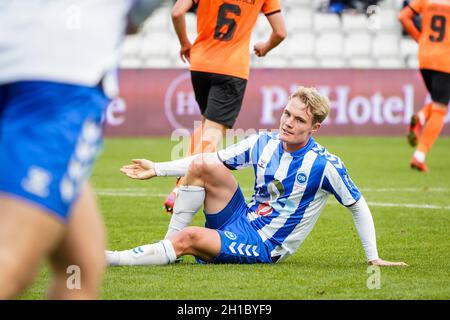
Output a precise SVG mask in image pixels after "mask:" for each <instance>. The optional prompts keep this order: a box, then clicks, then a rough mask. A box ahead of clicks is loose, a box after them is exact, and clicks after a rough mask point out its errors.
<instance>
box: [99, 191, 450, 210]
mask: <svg viewBox="0 0 450 320" xmlns="http://www.w3.org/2000/svg"><path fill="white" fill-rule="evenodd" d="M96 193H97V195H98V196H102V197H157V198H165V197H167V194H166V193H156V192H155V193H153V192H152V190H148V189H132V188H126V189H97V190H96ZM246 200H249V199H246ZM328 203H329V204H333V205H336V204H339V203H338V202H337V201H330V202H328ZM368 204H369V205H370V206H372V207H393V208H412V209H431V210H450V206H439V205H434V204H416V203H391V202H370V201H369V202H368Z"/></svg>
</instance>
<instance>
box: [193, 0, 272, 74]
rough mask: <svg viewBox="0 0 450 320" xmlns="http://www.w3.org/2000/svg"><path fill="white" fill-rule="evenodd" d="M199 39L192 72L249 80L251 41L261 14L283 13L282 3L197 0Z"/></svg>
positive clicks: (246, 0)
mask: <svg viewBox="0 0 450 320" xmlns="http://www.w3.org/2000/svg"><path fill="white" fill-rule="evenodd" d="M194 3H195V4H198V9H197V34H198V35H197V38H196V40H195V42H194V44H193V46H192V48H191V52H190V58H191V70H192V71H203V72H211V73H219V74H225V75H230V76H234V77H238V78H243V79H248V76H249V69H250V48H249V46H250V38H251V35H252V30H253V28H254V26H255V24H256V20H257V18H258V14H259V13H260V12H262V13H264V14H265V15H270V14H273V13H276V12H279V11H280V10H281V6H280V2H279V0H194Z"/></svg>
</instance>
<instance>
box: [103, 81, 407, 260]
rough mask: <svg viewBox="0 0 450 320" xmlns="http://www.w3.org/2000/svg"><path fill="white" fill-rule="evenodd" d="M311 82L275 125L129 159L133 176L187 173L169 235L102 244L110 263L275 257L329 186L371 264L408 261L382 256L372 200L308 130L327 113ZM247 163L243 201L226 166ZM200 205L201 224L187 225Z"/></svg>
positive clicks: (300, 232) (305, 224)
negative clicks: (195, 150) (165, 156)
mask: <svg viewBox="0 0 450 320" xmlns="http://www.w3.org/2000/svg"><path fill="white" fill-rule="evenodd" d="M329 109H330V107H329V101H328V99H327V98H325V97H323V96H321V95H320V94H319V93H318V92H317V90H315V89H313V88H305V87H300V88H299V89H298V90H297V91H296V92H295V93H294V94H292V95H291V97H290V99H289V102H288V104H287V106H286V107H285V109H284V111H283V114H282V116H281V120H280V126H279V133H267V132H263V133H260V134H256V135H253V136H250V137H249V138H247V139H245V140H243V141H241V142H240V143H237V144H235V145H234V146H231V147H229V148H226V149H224V150H221V151H219V152H217V153H204V154H200V155H195V156H192V157H189V158H184V159H181V160H176V161H171V162H163V163H153V162H151V161H149V160H145V159H140V160H134V161H133V164H131V165H127V166H124V167H122V169H121V171H122V172H123V173H125V174H126V175H127V176H129V177H130V178H133V179H150V178H153V177H155V176H180V175H184V176H185V178H186V179H185V185H184V186H182V187H180V190H179V193H178V197H177V201H176V202H175V207H174V213H173V215H172V219H171V221H170V224H169V230H168V232H167V235H166V238H165V239H164V240H162V241H160V242H157V243H154V244H147V245H142V246H139V247H136V248H134V249H132V250H125V251H107V252H106V257H107V261H108V264H109V265H110V266H123V265H163V264H168V263H172V262H174V261H175V260H176V259H177V257H180V256H183V255H193V256H195V257H197V260H198V261H199V262H209V263H275V262H279V261H282V260H284V259H286V258H288V257H289V256H291V255H292V254H294V252H295V251H296V250H297V249H298V247H299V246H300V244H301V243H302V242H303V241H304V240H305V238H306V237H307V236H308V234H309V232H310V231H311V229H312V228H313V226H314V224H315V222H316V221H317V219H318V217H319V215H320V212H321V211H322V209H323V208H324V207H325V204H326V201H327V198H328V196H329V195H330V194H333V195H334V196H335V197H336V199H337V200H338V201H339V202H340V203H341V204H342V205H344V206H346V207H348V208H349V210H350V212H351V213H352V214H353V218H354V222H355V225H356V229H357V230H358V233H359V236H360V238H361V241H362V246H363V248H364V250H365V253H366V257H367V260H368V261H369V263H370V264H372V265H383V266H405V265H406V264H405V263H403V262H389V261H384V260H382V259H380V258H379V256H378V252H377V246H376V238H375V228H374V224H373V220H372V216H371V213H370V210H369V207H368V205H367V203H366V201H365V200H364V198H363V196H362V195H361V193H360V191H359V190H358V188H357V187H356V186H355V185H354V184H353V182H352V180H351V179H350V177H349V176H348V175H347V171H346V169H345V167H344V164H343V163H342V162H341V160H340V159H339V158H338V157H336V156H334V155H331V154H330V153H328V152H327V150H326V149H325V148H324V147H322V146H320V145H319V144H317V143H316V142H315V141H314V139H313V137H312V135H313V133H315V132H317V131H318V130H319V129H320V127H321V123H322V121H323V120H325V118H326V117H327V115H328V113H329ZM245 167H251V168H253V170H254V173H255V192H254V194H253V197H252V201H251V202H250V203H248V204H247V203H246V202H245V199H244V196H243V194H242V192H241V189H240V187H239V185H238V183H237V181H236V180H235V178H234V176H233V175H232V174H231V172H230V171H229V170H236V169H243V168H245ZM202 205H203V206H204V213H205V216H206V225H205V227H204V228H203V227H193V226H189V224H190V223H191V220H192V217H193V215H194V214H195V213H196V212H197V211H198V210H199V209H200V207H201V206H202Z"/></svg>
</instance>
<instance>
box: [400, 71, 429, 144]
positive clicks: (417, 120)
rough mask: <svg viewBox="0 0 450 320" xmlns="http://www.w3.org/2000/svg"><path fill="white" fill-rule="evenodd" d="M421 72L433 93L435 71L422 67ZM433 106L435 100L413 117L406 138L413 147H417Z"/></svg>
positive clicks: (427, 86)
mask: <svg viewBox="0 0 450 320" xmlns="http://www.w3.org/2000/svg"><path fill="white" fill-rule="evenodd" d="M420 73H421V75H422V80H423V82H424V84H425V87H426V88H427V91H428V92H430V93H431V91H432V75H433V71H432V70H427V69H420ZM432 106H433V102H429V103H426V104H425V105H424V106H423V107H422V109H420V111H419V112H417V113H416V114H414V115H413V116H412V117H411V121H410V123H409V127H408V134H407V136H406V138H407V140H408V143H409V144H410V145H411V146H412V147H417V143H418V142H419V138H420V135H421V133H422V129H423V127H424V126H425V123H426V122H427V121H428V119H429V118H430V115H431V108H432Z"/></svg>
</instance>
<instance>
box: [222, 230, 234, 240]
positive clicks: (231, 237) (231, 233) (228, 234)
mask: <svg viewBox="0 0 450 320" xmlns="http://www.w3.org/2000/svg"><path fill="white" fill-rule="evenodd" d="M224 234H225V236H226V237H227V238H228V239H230V240H236V239H237V235H236V234H235V233H234V232H231V231H225V232H224Z"/></svg>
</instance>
